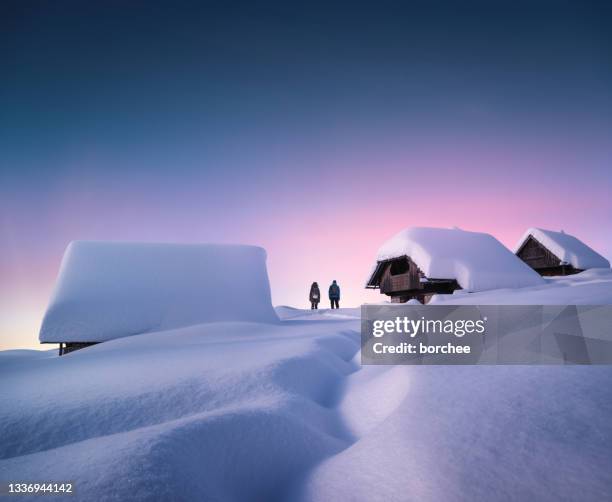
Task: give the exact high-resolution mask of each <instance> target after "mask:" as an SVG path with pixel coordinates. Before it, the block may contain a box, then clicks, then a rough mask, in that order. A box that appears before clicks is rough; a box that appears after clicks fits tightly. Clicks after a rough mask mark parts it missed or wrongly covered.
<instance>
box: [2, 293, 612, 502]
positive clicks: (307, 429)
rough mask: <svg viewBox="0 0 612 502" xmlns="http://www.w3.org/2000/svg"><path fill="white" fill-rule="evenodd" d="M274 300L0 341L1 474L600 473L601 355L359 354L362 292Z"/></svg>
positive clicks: (608, 404)
mask: <svg viewBox="0 0 612 502" xmlns="http://www.w3.org/2000/svg"><path fill="white" fill-rule="evenodd" d="M610 286H611V285H610V283H608V286H607V287H608V289H610ZM569 289H573V288H572V287H569ZM465 296H476V295H465ZM278 311H279V315H280V317H281V318H283V319H285V320H283V321H282V322H281V323H280V324H261V323H246V322H219V323H208V324H202V325H195V326H191V327H186V328H182V329H178V330H171V331H167V332H159V333H152V334H143V335H139V336H134V337H128V338H120V339H116V340H112V341H109V342H106V343H104V344H101V345H97V346H94V347H90V348H87V349H84V350H81V351H77V352H74V353H71V354H69V355H67V356H64V357H62V358H58V357H56V356H51V354H50V353H48V352H47V353H44V354H43V355H35V354H33V353H30V355H32V356H33V357H29V356H28V353H26V352H19V353H18V354H13V353H12V352H6V353H0V382H1V385H0V401H1V402H3V403H10V405H9V406H2V407H0V438H1V440H0V480H4V479H15V478H19V479H36V480H38V479H55V480H68V479H69V480H72V481H74V482H75V483H76V490H77V495H76V496H75V497H72V498H70V499H69V500H78V501H81V500H83V501H90V500H116V501H123V500H136V501H140V500H142V501H145V500H160V501H161V500H176V501H183V500H184V501H188V500H206V501H240V502H243V501H247V502H248V501H254V502H258V501H264V500H265V501H274V500H287V501H296V500H301V501H317V502H318V501H321V502H323V501H328V500H343V501H344V500H348V501H350V500H353V501H364V502H366V501H367V502H370V501H377V500H380V501H383V500H384V501H389V500H391V501H405V500H419V501H439V500H450V501H454V500H457V501H459V500H470V501H474V500H476V501H490V500H543V501H558V500H581V501H588V500H604V499H605V498H606V497H607V496H608V495H609V493H610V491H611V490H612V401H611V400H610V399H609V389H610V382H612V367H482V366H480V367H457V366H455V367H409V366H363V367H362V366H360V365H359V334H358V333H359V327H360V321H359V318H358V310H357V309H340V310H339V311H337V312H336V311H334V312H331V311H329V310H319V311H317V312H312V311H310V310H306V311H300V310H298V309H292V308H290V307H280V308H279V309H278ZM340 316H344V317H340ZM7 360H10V361H12V363H11V364H3V361H7ZM23 500H28V497H24V498H23ZM31 500H36V499H33V498H32V499H31Z"/></svg>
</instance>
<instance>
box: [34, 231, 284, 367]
mask: <svg viewBox="0 0 612 502" xmlns="http://www.w3.org/2000/svg"><path fill="white" fill-rule="evenodd" d="M214 321H251V322H277V321H278V317H277V315H276V313H275V311H274V309H273V307H272V301H271V296H270V285H269V282H268V274H267V270H266V252H265V250H264V249H262V248H259V247H255V246H242V245H215V244H153V243H130V242H88V241H75V242H72V243H71V244H70V245H69V246H68V248H67V249H66V252H65V254H64V258H63V260H62V264H61V267H60V272H59V277H58V279H57V284H56V286H55V291H54V293H53V296H52V298H51V301H50V304H49V307H48V309H47V312H46V314H45V316H44V319H43V322H42V327H41V329H40V337H39V338H40V342H41V343H59V344H60V355H61V354H63V353H67V352H70V351H72V350H76V349H79V348H82V347H86V346H88V345H92V344H95V343H99V342H104V341H107V340H112V339H114V338H120V337H124V336H129V335H136V334H142V333H148V332H153V331H163V330H169V329H174V328H180V327H183V326H188V325H192V324H199V323H205V322H214Z"/></svg>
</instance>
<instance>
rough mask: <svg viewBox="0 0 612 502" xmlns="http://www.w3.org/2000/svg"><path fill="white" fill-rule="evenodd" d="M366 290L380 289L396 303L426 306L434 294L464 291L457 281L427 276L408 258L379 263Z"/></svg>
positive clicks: (403, 257) (401, 257)
mask: <svg viewBox="0 0 612 502" xmlns="http://www.w3.org/2000/svg"><path fill="white" fill-rule="evenodd" d="M366 288H367V289H380V292H381V294H384V295H387V296H389V297H390V298H391V301H392V302H393V303H403V302H407V301H408V300H412V299H415V300H418V301H420V302H421V303H427V302H428V301H429V299H430V298H431V296H432V295H435V294H437V293H440V294H450V293H452V292H453V291H455V290H456V289H461V287H460V286H459V284H458V283H457V281H456V280H455V279H432V278H428V277H425V274H423V272H422V271H421V270H420V269H419V267H418V266H417V264H416V263H415V262H414V261H412V259H411V258H410V257H409V256H400V257H398V258H392V259H388V260H381V261H379V262H378V263H377V265H376V268H375V270H374V272H373V273H372V276H371V277H370V279H369V281H368V284H367V285H366Z"/></svg>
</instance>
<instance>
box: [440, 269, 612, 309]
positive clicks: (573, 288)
mask: <svg viewBox="0 0 612 502" xmlns="http://www.w3.org/2000/svg"><path fill="white" fill-rule="evenodd" d="M543 282H544V283H543V284H542V285H540V286H534V287H531V288H519V289H496V290H492V291H484V292H480V293H467V292H465V291H461V290H457V291H455V292H454V293H453V294H452V295H434V296H432V298H431V300H430V301H429V304H430V305H437V304H445V305H451V304H452V305H612V270H611V269H609V268H594V269H591V270H585V271H584V272H580V273H579V274H575V275H568V276H564V277H561V276H559V277H545V278H544V280H543Z"/></svg>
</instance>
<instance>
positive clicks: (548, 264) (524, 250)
mask: <svg viewBox="0 0 612 502" xmlns="http://www.w3.org/2000/svg"><path fill="white" fill-rule="evenodd" d="M515 253H516V255H517V256H518V257H519V258H520V259H521V260H523V261H524V262H525V263H526V264H527V265H529V266H530V267H531V268H533V269H534V270H535V271H537V272H538V273H539V274H541V275H569V274H576V273H578V272H582V271H583V270H587V269H589V268H610V262H609V261H608V260H606V259H605V258H604V257H603V256H601V255H600V254H599V253H597V252H596V251H594V250H593V249H591V248H590V247H589V246H587V245H586V244H585V243H584V242H582V241H581V240H579V239H577V238H576V237H574V236H573V235H570V234H566V233H565V232H563V230H562V231H561V232H553V231H552V230H544V229H542V228H529V229H528V230H527V231H526V232H525V233H524V234H523V237H521V240H520V241H519V242H518V244H517V245H516V248H515Z"/></svg>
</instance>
